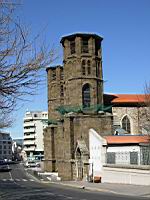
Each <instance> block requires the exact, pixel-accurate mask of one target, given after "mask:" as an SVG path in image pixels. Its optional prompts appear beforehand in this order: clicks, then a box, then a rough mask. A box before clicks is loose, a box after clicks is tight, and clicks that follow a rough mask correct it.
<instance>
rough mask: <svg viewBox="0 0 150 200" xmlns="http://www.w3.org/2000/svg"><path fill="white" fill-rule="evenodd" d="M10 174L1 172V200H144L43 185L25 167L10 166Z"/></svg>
mask: <svg viewBox="0 0 150 200" xmlns="http://www.w3.org/2000/svg"><path fill="white" fill-rule="evenodd" d="M10 168H12V170H11V171H9V172H0V200H20V199H21V200H68V199H72V200H100V199H101V200H120V199H121V200H134V199H135V200H142V199H144V198H140V197H139V198H138V197H130V196H121V195H116V194H111V193H106V192H92V191H87V190H84V189H77V188H71V187H66V186H62V185H55V184H52V183H47V184H46V183H42V182H40V181H37V180H36V179H34V178H33V177H31V176H29V175H28V174H27V173H26V171H25V169H24V167H23V165H21V164H14V165H10Z"/></svg>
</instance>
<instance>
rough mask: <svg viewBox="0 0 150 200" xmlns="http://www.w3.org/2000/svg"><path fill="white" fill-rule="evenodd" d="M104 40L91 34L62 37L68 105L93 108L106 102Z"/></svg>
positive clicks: (66, 102)
mask: <svg viewBox="0 0 150 200" xmlns="http://www.w3.org/2000/svg"><path fill="white" fill-rule="evenodd" d="M102 40H103V38H102V37H100V36H98V35H96V34H89V33H75V34H72V35H68V36H65V37H62V39H61V44H62V46H63V52H64V56H63V62H64V81H65V89H64V104H65V105H71V106H77V105H82V106H83V107H89V106H92V105H97V104H102V103H103V72H102V49H101V42H102Z"/></svg>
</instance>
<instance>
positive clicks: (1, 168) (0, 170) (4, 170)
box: [0, 165, 11, 172]
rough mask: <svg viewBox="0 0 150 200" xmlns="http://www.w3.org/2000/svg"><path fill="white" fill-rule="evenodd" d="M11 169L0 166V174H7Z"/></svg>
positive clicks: (6, 166)
mask: <svg viewBox="0 0 150 200" xmlns="http://www.w3.org/2000/svg"><path fill="white" fill-rule="evenodd" d="M9 171H11V168H9V166H8V165H0V172H9Z"/></svg>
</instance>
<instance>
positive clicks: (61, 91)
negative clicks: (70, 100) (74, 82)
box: [60, 85, 64, 97]
mask: <svg viewBox="0 0 150 200" xmlns="http://www.w3.org/2000/svg"><path fill="white" fill-rule="evenodd" d="M60 96H61V97H63V96H64V87H63V85H61V86H60Z"/></svg>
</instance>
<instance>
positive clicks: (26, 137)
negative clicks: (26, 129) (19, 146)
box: [24, 134, 35, 140]
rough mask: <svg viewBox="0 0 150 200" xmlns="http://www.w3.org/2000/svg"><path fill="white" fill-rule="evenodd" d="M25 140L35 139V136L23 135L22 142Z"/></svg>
mask: <svg viewBox="0 0 150 200" xmlns="http://www.w3.org/2000/svg"><path fill="white" fill-rule="evenodd" d="M25 139H35V134H29V135H24V140H25Z"/></svg>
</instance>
